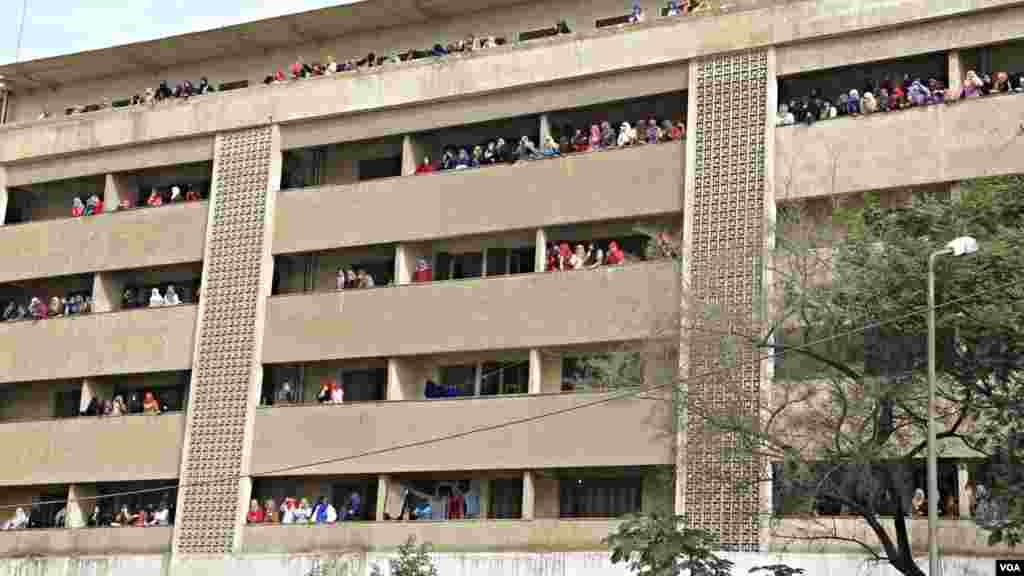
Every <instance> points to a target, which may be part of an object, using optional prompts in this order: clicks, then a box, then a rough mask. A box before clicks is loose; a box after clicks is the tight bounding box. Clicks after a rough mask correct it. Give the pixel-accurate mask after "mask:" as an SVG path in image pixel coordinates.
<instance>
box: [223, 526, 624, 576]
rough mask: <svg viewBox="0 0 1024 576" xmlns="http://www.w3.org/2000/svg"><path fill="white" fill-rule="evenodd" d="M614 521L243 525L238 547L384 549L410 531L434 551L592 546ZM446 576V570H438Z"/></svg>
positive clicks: (261, 551)
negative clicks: (303, 525) (243, 532)
mask: <svg viewBox="0 0 1024 576" xmlns="http://www.w3.org/2000/svg"><path fill="white" fill-rule="evenodd" d="M617 525H618V522H617V521H615V520H574V521H560V520H540V519H538V520H533V521H519V520H487V521H480V520H466V521H448V522H365V523H347V524H343V525H341V526H338V527H334V526H309V527H299V528H298V529H295V527H291V526H247V527H246V528H245V535H244V537H243V538H244V540H243V541H244V545H243V549H244V551H245V552H247V553H259V554H274V553H276V554H280V553H285V552H287V553H289V554H303V553H310V552H315V551H318V550H351V549H356V550H366V549H369V550H381V549H384V550H387V549H393V548H395V547H397V546H398V545H400V544H402V543H404V542H405V540H406V539H407V538H408V537H409V536H410V535H414V536H416V540H417V542H430V543H432V544H433V546H434V548H435V549H436V550H438V551H487V552H500V551H506V550H538V549H539V550H544V549H548V550H551V549H554V550H592V549H594V548H596V547H598V546H600V542H601V539H602V538H604V537H606V536H607V535H608V533H609V531H611V530H613V529H614V527H615V526H617ZM441 574H445V575H446V576H447V574H448V572H441Z"/></svg>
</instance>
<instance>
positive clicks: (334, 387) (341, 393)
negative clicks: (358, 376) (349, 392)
mask: <svg viewBox="0 0 1024 576" xmlns="http://www.w3.org/2000/svg"><path fill="white" fill-rule="evenodd" d="M327 388H328V389H329V390H330V392H331V402H332V403H334V404H341V403H343V402H344V401H345V389H344V388H342V387H341V386H339V385H338V383H337V382H336V381H334V380H331V383H330V384H329V385H328V386H327Z"/></svg>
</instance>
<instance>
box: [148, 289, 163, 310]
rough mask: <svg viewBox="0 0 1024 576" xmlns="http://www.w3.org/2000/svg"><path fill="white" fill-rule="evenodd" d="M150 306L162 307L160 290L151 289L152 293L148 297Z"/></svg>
mask: <svg viewBox="0 0 1024 576" xmlns="http://www.w3.org/2000/svg"><path fill="white" fill-rule="evenodd" d="M149 305H150V306H163V305H164V297H163V296H161V295H160V290H158V289H156V288H153V292H152V293H151V294H150V296H149Z"/></svg>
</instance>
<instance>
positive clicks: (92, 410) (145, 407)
mask: <svg viewBox="0 0 1024 576" xmlns="http://www.w3.org/2000/svg"><path fill="white" fill-rule="evenodd" d="M167 411H168V407H167V406H165V405H162V404H161V403H160V401H159V400H158V399H157V397H156V395H155V394H153V392H151V391H148V390H147V391H146V392H145V393H143V395H142V398H141V399H140V398H139V393H138V392H133V393H131V394H130V395H129V396H128V401H127V402H126V401H125V399H124V396H122V395H120V394H118V395H116V396H114V399H113V400H112V401H111V400H103V399H101V398H99V397H98V396H93V397H92V399H91V400H89V404H88V405H87V406H86V408H85V410H82V411H81V412H80V413H79V415H80V416H101V417H103V416H128V415H129V414H151V415H157V414H161V413H163V412H167Z"/></svg>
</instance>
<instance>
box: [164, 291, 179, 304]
mask: <svg viewBox="0 0 1024 576" xmlns="http://www.w3.org/2000/svg"><path fill="white" fill-rule="evenodd" d="M164 304H166V305H167V306H177V305H178V304H181V298H178V293H177V292H175V291H174V286H168V287H167V294H165V295H164Z"/></svg>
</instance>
